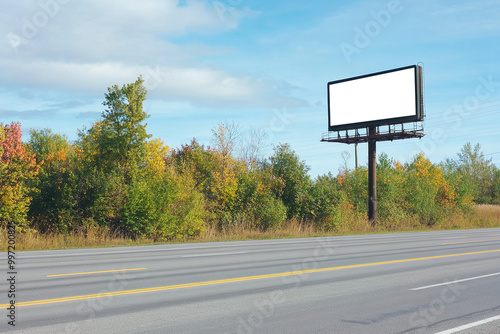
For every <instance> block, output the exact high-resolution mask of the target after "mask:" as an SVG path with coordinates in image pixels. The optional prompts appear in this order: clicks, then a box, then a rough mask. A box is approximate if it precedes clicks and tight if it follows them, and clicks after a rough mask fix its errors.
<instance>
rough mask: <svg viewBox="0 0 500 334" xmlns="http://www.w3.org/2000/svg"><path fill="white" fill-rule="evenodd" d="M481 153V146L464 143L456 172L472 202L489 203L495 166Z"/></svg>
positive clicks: (459, 154)
mask: <svg viewBox="0 0 500 334" xmlns="http://www.w3.org/2000/svg"><path fill="white" fill-rule="evenodd" d="M491 161H492V160H491V159H487V158H486V157H485V156H484V153H483V152H482V151H481V145H480V144H479V143H478V144H476V145H474V146H472V145H471V143H470V142H468V143H466V144H465V145H464V146H463V147H462V149H461V150H460V153H458V159H457V161H456V168H457V171H458V172H459V173H460V174H461V175H462V176H463V178H464V182H466V183H467V185H468V186H469V187H470V189H471V192H472V196H473V197H474V200H475V201H476V202H478V203H487V202H491V200H492V197H491V188H492V185H493V178H494V173H495V166H494V165H493V164H492V163H491Z"/></svg>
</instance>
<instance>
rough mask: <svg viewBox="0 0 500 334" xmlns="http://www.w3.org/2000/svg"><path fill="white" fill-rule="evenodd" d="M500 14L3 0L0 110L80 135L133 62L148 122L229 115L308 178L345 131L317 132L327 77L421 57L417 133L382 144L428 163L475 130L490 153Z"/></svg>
mask: <svg viewBox="0 0 500 334" xmlns="http://www.w3.org/2000/svg"><path fill="white" fill-rule="evenodd" d="M499 17H500V1H497V0H493V1H488V0H481V1H474V2H471V1H462V0H457V1H450V0H448V1H442V0H383V1H376V0H372V1H359V0H352V1H338V0H334V1H332V0H328V1H327V0H316V1H303V0H288V1H256V0H219V1H211V0H144V1H132V0H120V1H118V0H106V1H102V0H85V1H75V0H36V1H34V0H23V1H17V0H5V1H4V6H3V10H2V11H1V12H0V101H1V104H0V122H1V123H4V124H5V123H10V122H13V121H14V122H21V124H22V129H23V140H28V139H29V129H38V130H40V129H44V128H50V129H52V131H53V132H56V133H62V134H65V135H67V136H68V138H69V139H70V140H76V139H77V138H78V136H77V134H78V131H79V130H82V129H84V128H89V127H90V126H91V125H92V123H93V122H95V121H97V120H98V119H99V117H100V115H101V112H102V111H103V110H104V106H103V105H102V102H103V101H104V94H105V93H106V92H107V87H111V86H113V85H119V86H121V85H123V84H126V83H132V82H134V81H135V80H136V79H137V78H138V77H139V76H140V75H142V77H143V79H144V80H145V86H146V88H147V89H148V98H147V100H146V102H145V104H144V108H145V110H146V112H147V113H148V114H149V115H150V118H148V120H147V123H148V127H147V129H148V132H149V133H151V134H152V135H153V137H154V138H161V139H162V140H163V142H164V143H165V144H166V145H168V146H170V147H172V148H178V147H180V146H181V145H182V144H186V143H189V142H190V141H191V140H192V138H197V140H198V141H199V142H201V143H203V144H205V145H210V138H211V130H212V129H213V128H215V127H216V126H217V125H218V124H219V123H221V122H225V123H232V122H235V124H238V126H239V127H240V138H241V141H242V142H244V141H245V138H247V139H246V140H248V138H249V136H250V133H252V132H253V133H255V132H259V133H261V134H262V135H264V136H265V145H264V146H263V148H262V152H261V154H262V155H263V156H270V155H271V154H272V152H273V147H274V146H275V145H278V144H280V143H288V144H290V146H291V148H292V149H293V150H294V151H295V152H296V153H297V154H298V156H299V157H300V159H302V160H304V161H305V162H306V164H307V165H308V166H309V167H310V172H309V173H310V175H311V176H312V177H316V176H318V175H322V174H325V173H327V172H332V173H333V174H334V175H335V174H337V173H338V170H339V168H340V167H341V166H342V165H344V164H345V163H347V164H348V166H349V167H350V168H353V167H354V145H346V144H341V143H325V142H320V140H321V137H322V135H323V134H325V133H326V132H328V101H327V83H328V82H329V81H335V80H340V79H344V78H349V77H354V76H359V75H364V74H369V73H374V72H379V71H384V70H389V69H394V68H399V67H403V66H408V65H416V64H419V65H421V66H422V67H423V74H424V103H425V114H426V117H425V121H424V129H425V134H426V135H425V137H424V138H422V139H407V140H399V141H394V142H379V143H377V153H378V154H381V153H386V154H387V155H388V156H389V157H391V158H393V159H395V160H398V161H400V162H403V163H404V162H409V161H411V160H412V158H413V157H414V156H415V155H416V154H418V153H419V152H423V153H424V154H425V155H426V157H428V158H429V159H431V161H433V162H435V163H438V162H441V161H444V160H445V159H447V158H452V159H455V158H457V153H458V152H459V151H460V149H461V148H462V146H463V145H464V144H465V143H466V142H471V143H472V144H476V143H479V144H480V145H481V148H482V151H483V152H484V153H485V154H486V157H487V158H489V159H490V158H491V159H492V162H493V163H494V164H496V165H497V166H500V145H499V142H500V127H499V125H500V57H499V55H500V20H498V18H499ZM373 112H374V113H376V112H377V111H376V110H374V111H373ZM358 152H359V153H358V154H359V162H360V164H361V165H366V163H367V162H366V161H367V154H368V153H367V144H360V145H359V146H358Z"/></svg>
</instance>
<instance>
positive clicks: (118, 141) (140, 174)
mask: <svg viewBox="0 0 500 334" xmlns="http://www.w3.org/2000/svg"><path fill="white" fill-rule="evenodd" d="M146 94H147V91H146V89H145V88H144V86H143V80H142V78H138V80H137V81H136V82H134V83H131V84H127V85H124V86H123V87H118V86H113V87H111V88H108V92H107V93H106V94H105V100H104V102H103V105H104V106H105V110H104V111H103V113H102V116H101V119H100V120H99V121H97V122H95V123H94V124H93V125H92V126H91V127H90V128H88V129H82V130H80V131H79V133H78V140H76V141H74V142H70V141H69V140H68V138H67V137H66V136H64V135H60V134H57V133H53V132H52V131H51V130H50V129H45V130H31V131H30V139H29V142H27V143H23V142H22V140H21V125H20V124H19V123H12V124H0V125H1V126H0V157H1V161H0V172H1V174H0V175H1V176H0V205H1V206H0V222H1V224H2V226H6V224H7V223H8V222H15V223H16V224H17V225H18V226H19V228H20V229H21V230H22V229H34V230H36V231H38V232H40V233H70V232H73V231H82V230H83V231H84V230H85V229H88V228H94V227H97V226H104V227H108V228H109V229H111V230H113V231H116V232H119V233H121V234H123V235H126V236H129V237H144V236H147V237H150V238H153V239H155V240H168V239H171V238H176V237H191V236H197V235H199V234H201V233H202V232H203V230H204V228H205V227H206V226H208V225H210V226H212V227H216V228H220V229H223V228H228V227H234V226H241V225H244V226H246V227H251V228H255V229H260V230H266V229H270V228H275V227H280V226H283V225H284V224H287V223H288V222H290V221H292V220H294V221H298V222H301V223H313V224H315V225H316V226H317V227H318V228H320V229H325V230H329V229H335V228H339V227H341V226H342V224H345V223H346V222H347V221H352V219H353V217H358V218H360V219H365V218H366V211H367V183H368V174H367V169H366V168H365V167H361V168H358V169H355V170H353V169H348V168H347V167H345V168H341V170H340V171H339V173H338V174H337V175H333V174H331V173H329V174H327V175H323V176H320V177H318V178H316V179H315V180H313V179H311V178H310V176H309V175H308V166H307V165H306V164H305V162H304V161H302V160H300V158H299V157H298V156H297V154H296V153H295V152H294V151H293V150H292V149H291V148H290V146H289V145H288V144H279V145H277V146H275V147H274V151H273V154H272V156H270V157H268V158H266V159H261V158H258V156H257V155H256V154H255V147H253V148H252V146H251V145H250V146H247V148H248V149H247V150H246V152H245V153H246V154H243V156H244V157H241V156H240V157H238V156H237V155H236V154H235V145H236V136H235V127H234V125H231V124H220V125H219V126H218V127H217V128H215V129H213V138H212V144H211V146H204V145H201V144H199V143H198V141H197V140H196V139H193V140H192V141H191V142H190V143H188V144H185V145H182V146H181V147H180V148H177V149H169V147H168V146H166V145H165V144H164V143H163V142H162V141H161V140H159V139H152V138H151V135H150V134H148V133H147V130H146V123H145V121H146V119H147V118H148V115H147V114H146V113H145V112H144V110H143V107H142V105H143V102H144V101H145V99H146ZM377 173H378V180H377V184H378V195H379V196H378V199H379V201H378V210H379V219H380V221H381V222H382V223H386V224H397V222H398V221H401V220H406V221H408V220H412V221H413V222H415V224H420V225H428V226H430V225H435V224H438V223H439V222H440V221H441V220H442V219H444V218H445V217H446V216H447V215H448V214H450V213H452V212H453V213H454V212H457V211H460V210H469V209H470V208H471V207H472V205H473V203H474V202H477V203H496V204H500V171H499V170H498V168H497V167H496V166H494V165H492V163H491V160H488V159H486V158H485V157H484V155H483V154H482V152H481V149H480V146H479V145H476V146H472V145H471V144H469V143H468V144H466V145H465V146H464V147H463V148H462V151H461V152H460V153H459V154H458V156H457V159H456V160H447V161H445V162H443V163H441V164H433V163H431V162H430V161H429V160H428V159H427V158H425V156H424V155H423V154H420V155H418V156H416V157H415V158H414V159H413V161H411V162H409V163H406V164H401V163H399V162H397V161H393V160H391V159H389V158H388V157H387V156H386V155H381V156H380V157H379V161H378V165H377Z"/></svg>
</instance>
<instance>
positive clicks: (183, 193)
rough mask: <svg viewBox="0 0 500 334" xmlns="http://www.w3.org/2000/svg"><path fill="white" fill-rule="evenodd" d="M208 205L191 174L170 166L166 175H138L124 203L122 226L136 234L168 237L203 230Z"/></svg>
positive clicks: (162, 238) (164, 238)
mask: <svg viewBox="0 0 500 334" xmlns="http://www.w3.org/2000/svg"><path fill="white" fill-rule="evenodd" d="M204 210H205V206H204V200H203V195H202V194H201V193H200V192H199V191H198V190H197V189H196V187H195V182H194V179H193V178H192V177H191V176H190V175H189V173H183V174H178V173H176V171H175V169H173V168H169V169H168V170H166V171H165V172H164V173H163V175H162V177H157V178H143V177H141V178H137V179H135V180H134V182H132V184H131V186H130V191H129V196H128V200H127V203H126V204H125V205H124V212H123V225H122V228H123V229H124V230H125V231H126V232H127V233H129V234H130V233H131V234H132V235H133V236H135V237H143V236H148V237H151V238H153V239H155V240H167V239H171V238H177V237H182V236H189V237H192V236H196V235H199V234H200V233H201V231H202V230H203V224H204V221H203V219H204V217H205V212H204Z"/></svg>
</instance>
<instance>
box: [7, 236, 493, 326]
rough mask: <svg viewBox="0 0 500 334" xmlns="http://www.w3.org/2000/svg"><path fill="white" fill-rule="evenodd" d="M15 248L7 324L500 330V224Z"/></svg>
mask: <svg viewBox="0 0 500 334" xmlns="http://www.w3.org/2000/svg"><path fill="white" fill-rule="evenodd" d="M2 256H3V259H4V260H3V262H4V266H3V268H4V276H5V277H6V278H7V279H8V278H9V276H8V273H7V272H8V269H7V268H6V263H7V260H6V253H3V255H2ZM16 256H17V263H16V275H15V276H16V277H15V278H16V282H15V290H16V309H15V317H16V318H15V324H16V326H15V327H13V326H11V325H8V321H10V320H9V318H8V317H7V315H8V313H9V312H10V311H9V310H6V308H7V307H8V305H7V303H8V302H9V298H8V296H7V294H8V293H7V291H8V290H9V288H10V287H9V285H10V283H9V282H8V281H7V280H6V279H3V280H2V283H1V284H0V285H1V290H0V291H2V292H1V293H2V295H1V298H2V299H1V300H2V301H3V302H1V303H2V304H3V305H1V306H2V307H1V308H2V309H3V313H4V314H3V315H2V317H1V318H0V319H2V320H0V321H1V323H0V330H1V331H3V332H6V331H10V330H13V329H15V330H17V331H19V333H51V334H54V333H55V334H57V333H218V334H219V333H222V334H224V333H442V334H451V333H455V332H458V333H500V284H499V283H500V229H483V230H467V231H445V232H424V233H407V234H385V235H370V236H345V237H328V238H308V239H289V240H259V241H243V242H224V243H204V244H177V245H159V246H148V247H125V248H108V249H84V250H59V251H39V252H19V253H17V254H16ZM458 330H461V331H458Z"/></svg>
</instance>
